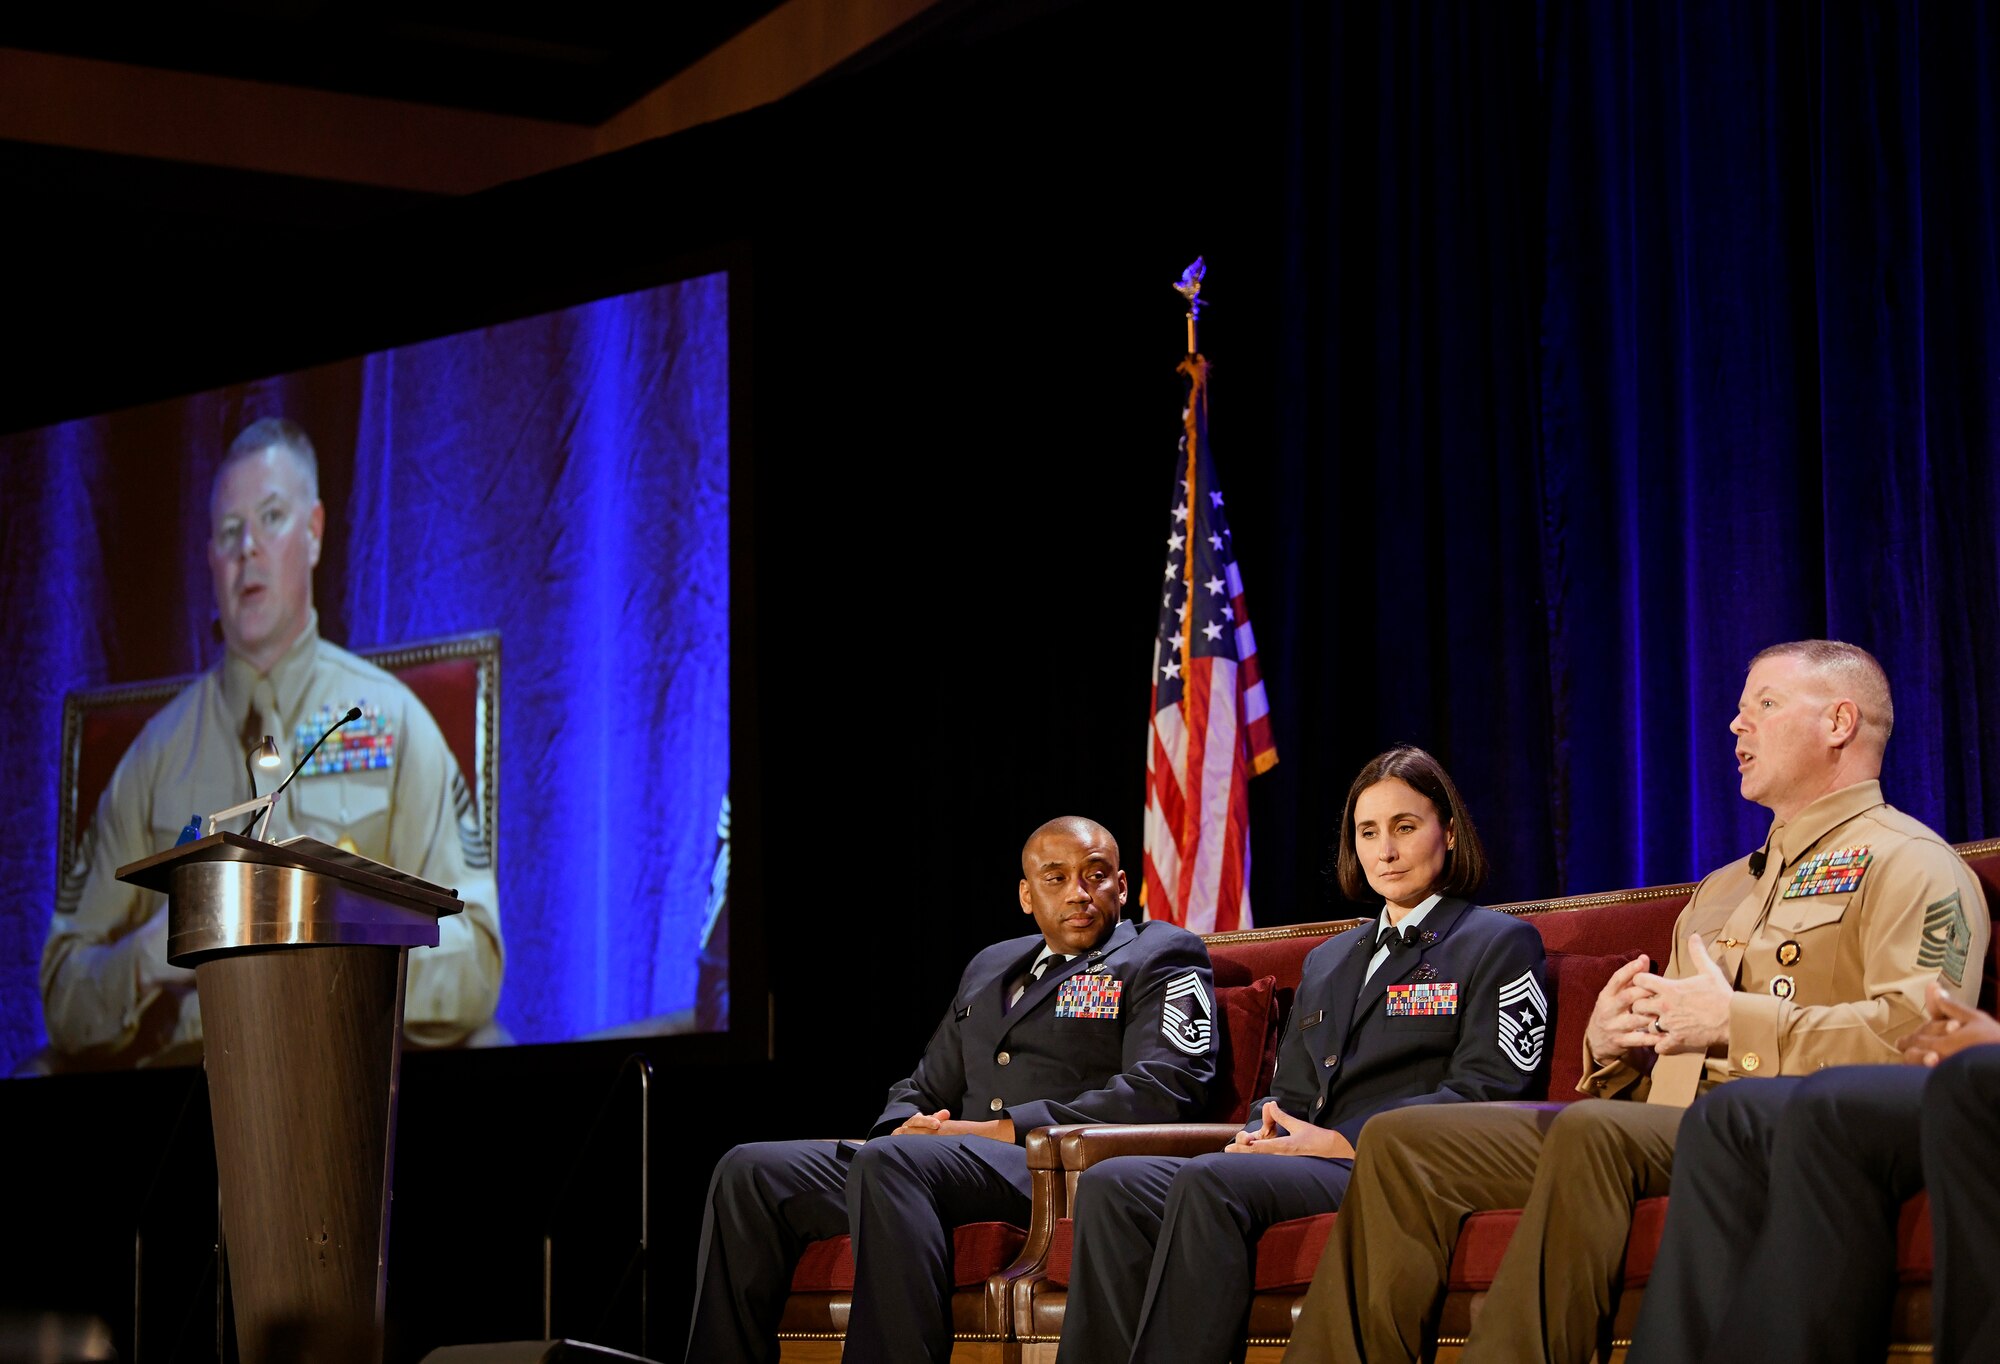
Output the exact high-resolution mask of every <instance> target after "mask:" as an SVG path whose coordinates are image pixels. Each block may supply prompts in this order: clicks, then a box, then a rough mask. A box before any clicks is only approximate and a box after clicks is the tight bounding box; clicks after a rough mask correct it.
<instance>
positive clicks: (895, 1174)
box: [687, 816, 1219, 1364]
mask: <svg viewBox="0 0 2000 1364" xmlns="http://www.w3.org/2000/svg"><path fill="white" fill-rule="evenodd" d="M1125 897H1126V884H1125V873H1124V872H1123V871H1122V870H1120V869H1119V865H1118V844H1117V841H1116V840H1114V839H1113V838H1112V837H1111V835H1110V834H1109V833H1108V832H1107V831H1106V830H1105V829H1104V828H1103V827H1102V826H1101V825H1098V824H1096V823H1094V822H1092V821H1091V820H1088V819H1081V818H1077V817H1073V816H1072V817H1066V818H1062V819H1054V820H1050V821H1049V822H1048V823H1047V824H1044V825H1043V826H1042V827H1041V828H1039V829H1037V830H1035V832H1034V833H1033V834H1032V835H1031V836H1030V837H1029V839H1028V841H1027V844H1026V845H1025V846H1024V847H1023V848H1022V849H1021V896H1020V898H1021V912H1022V913H1024V914H1027V915H1030V916H1032V917H1033V918H1034V920H1035V926H1036V928H1037V929H1039V930H1040V931H1039V932H1037V933H1034V934H1031V935H1029V936H1027V937H1021V938H1011V939H1008V940H1007V941H1005V942H1000V943H995V944H994V945H993V946H991V947H989V948H986V949H985V950H984V951H982V952H980V953H979V955H977V956H975V957H974V958H973V959H972V962H971V964H970V965H969V966H967V967H966V968H965V974H964V975H963V976H962V977H961V978H960V979H959V982H958V989H957V991H956V992H955V993H954V994H953V995H952V998H951V1002H950V1004H949V1005H948V1006H947V1007H946V1009H945V1013H944V1019H943V1021H942V1022H940V1023H939V1024H938V1029H937V1032H936V1033H935V1034H934V1035H933V1036H932V1037H931V1040H930V1045H929V1046H927V1047H926V1048H925V1049H924V1054H923V1057H922V1058H921V1059H920V1060H919V1061H918V1062H917V1068H916V1070H915V1071H914V1072H913V1073H912V1074H911V1075H910V1077H909V1078H908V1079H905V1080H899V1081H897V1082H896V1083H895V1084H894V1085H892V1086H890V1088H889V1101H888V1104H887V1106H886V1107H884V1108H883V1110H882V1115H881V1116H880V1117H879V1118H877V1119H876V1120H875V1125H874V1126H873V1127H872V1128H871V1129H870V1130H869V1133H868V1138H869V1139H868V1140H867V1141H866V1142H865V1143H856V1142H833V1141H786V1142H759V1143H756V1144H753V1145H747V1146H739V1147H737V1148H735V1149H734V1150H732V1151H730V1152H729V1153H728V1154H727V1155H725V1156H724V1157H723V1158H722V1160H721V1162H720V1163H719V1164H718V1165H717V1167H716V1171H715V1178H714V1179H713V1181H712V1182H711V1183H710V1185H709V1193H708V1211H707V1214H706V1216H705V1217H704V1219H703V1222H702V1230H701V1248H700V1252H699V1258H698V1270H697V1275H698V1277H697V1280H696V1285H695V1307H694V1325H693V1329H692V1330H691V1331H690V1332H689V1335H688V1352H687V1358H688V1360H689V1361H690V1364H697V1362H698V1364H712V1362H713V1361H731V1360H774V1359H776V1358H777V1357H778V1343H777V1327H778V1320H779V1317H780V1316H781V1314H782V1312H783V1309H784V1303H785V1297H786V1294H787V1292H788V1290H789V1288H790V1286H791V1279H792V1271H793V1269H794V1267H795V1266H796V1265H797V1263H798V1257H799V1254H800V1251H801V1250H802V1249H803V1247H804V1246H805V1244H806V1243H807V1242H809V1241H815V1240H823V1239H825V1238H827V1237H832V1236H839V1235H842V1234H849V1235H852V1236H853V1238H854V1271H855V1272H854V1305H853V1311H852V1314H851V1316H850V1317H849V1319H848V1327H847V1345H846V1351H845V1354H844V1356H843V1357H844V1358H845V1359H847V1360H848V1361H849V1362H850V1364H857V1362H858V1364H867V1362H868V1361H885V1362H887V1361H893V1362H894V1364H904V1362H905V1361H915V1360H925V1359H929V1360H935V1361H938V1362H939V1364H943V1362H944V1361H946V1360H948V1359H949V1358H950V1357H951V1344H952V1327H951V1291H952V1265H951V1234H952V1228H953V1227H956V1226H960V1225H963V1224H965V1223H969V1222H1013V1223H1015V1224H1017V1225H1020V1226H1026V1225H1027V1222H1028V1190H1029V1181H1028V1162H1027V1153H1026V1150H1025V1147H1024V1143H1025V1142H1026V1140H1027V1134H1028V1132H1029V1131H1030V1130H1032V1129H1033V1128H1036V1127H1044V1126H1047V1125H1049V1124H1051V1123H1075V1122H1174V1121H1179V1120H1184V1119H1187V1118H1192V1117H1194V1116H1196V1115H1197V1114H1199V1113H1200V1112H1201V1111H1202V1108H1203V1105H1204V1103H1205V1101H1206V1098H1207V1089H1208V1085H1209V1082H1210V1081H1211V1080H1212V1079H1213V1078H1214V1076H1215V1052H1216V1048H1217V1045H1218V1042H1219V1039H1218V1038H1217V1036H1216V1029H1215V1027H1214V1024H1213V1006H1212V1004H1211V1003H1210V1001H1212V1000H1213V999H1214V998H1215V987H1214V981H1213V980H1212V978H1211V976H1210V973H1209V963H1208V950H1207V949H1206V948H1205V947H1203V946H1202V942H1201V939H1200V938H1197V937H1196V936H1195V935H1194V934H1192V933H1189V932H1188V931H1187V930H1185V929H1182V928H1178V927H1176V926H1174V925H1173V924H1167V923H1154V922H1149V923H1128V922H1125V921H1124V920H1123V919H1122V918H1121V917H1120V910H1121V909H1122V908H1123V907H1124V904H1125Z"/></svg>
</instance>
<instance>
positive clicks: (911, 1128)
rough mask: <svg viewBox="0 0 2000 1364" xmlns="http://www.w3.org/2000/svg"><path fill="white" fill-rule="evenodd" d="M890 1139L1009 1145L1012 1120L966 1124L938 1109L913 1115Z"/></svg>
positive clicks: (1000, 1119) (948, 1112) (891, 1134)
mask: <svg viewBox="0 0 2000 1364" xmlns="http://www.w3.org/2000/svg"><path fill="white" fill-rule="evenodd" d="M889 1135H890V1136H892V1137H991V1138H992V1139H993V1140H994V1141H1004V1142H1009V1143H1011V1142H1012V1141H1013V1140H1014V1120H1013V1119H1012V1118H989V1119H987V1120H986V1121H985V1122H967V1121H965V1120H964V1119H963V1118H954V1117H952V1116H951V1110H950V1109H949V1108H940V1109H939V1110H938V1111H937V1112H935V1113H913V1114H911V1115H910V1116H909V1117H907V1118H905V1119H904V1120H903V1125H902V1126H901V1127H898V1128H897V1129H896V1130H895V1131H893V1132H891V1133H890V1134H889Z"/></svg>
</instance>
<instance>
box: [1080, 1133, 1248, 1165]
mask: <svg viewBox="0 0 2000 1364" xmlns="http://www.w3.org/2000/svg"><path fill="white" fill-rule="evenodd" d="M1050 1130H1051V1132H1052V1133H1060V1134H1061V1135H1060V1137H1058V1138H1057V1142H1058V1145H1059V1146H1060V1148H1061V1151H1062V1168H1063V1170H1064V1171H1065V1172H1066V1173H1068V1174H1071V1175H1076V1174H1080V1173H1082V1172H1083V1171H1085V1170H1087V1169H1089V1168H1090V1167H1091V1166H1093V1165H1095V1164H1097V1162H1099V1161H1100V1160H1110V1159H1111V1158H1112V1157H1114V1156H1200V1155H1206V1154H1208V1153H1209V1152H1210V1151H1220V1150H1221V1149H1222V1148H1223V1147H1225V1146H1227V1145H1229V1143H1230V1142H1232V1141H1234V1140H1236V1138H1237V1135H1238V1134H1239V1133H1241V1132H1242V1131H1243V1128H1242V1127H1240V1126H1238V1125H1237V1124H1236V1123H1233V1122H1173V1123H1149V1124H1144V1125H1132V1126H1101V1127H1099V1126H1092V1127H1068V1128H1052V1129H1050Z"/></svg>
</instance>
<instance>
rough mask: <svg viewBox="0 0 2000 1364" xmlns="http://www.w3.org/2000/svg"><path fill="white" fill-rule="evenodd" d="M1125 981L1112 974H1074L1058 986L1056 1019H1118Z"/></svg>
mask: <svg viewBox="0 0 2000 1364" xmlns="http://www.w3.org/2000/svg"><path fill="white" fill-rule="evenodd" d="M1124 993H1125V982H1124V981H1122V980H1113V979H1112V978H1111V977H1109V976H1071V977H1070V978H1069V979H1068V980H1065V981H1064V982H1063V983H1062V984H1061V985H1059V986H1057V987H1056V1017H1057V1018H1116V1017H1118V1001H1119V999H1120V997H1122V996H1123V995H1124Z"/></svg>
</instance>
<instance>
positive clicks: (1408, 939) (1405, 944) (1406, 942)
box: [1375, 924, 1417, 957]
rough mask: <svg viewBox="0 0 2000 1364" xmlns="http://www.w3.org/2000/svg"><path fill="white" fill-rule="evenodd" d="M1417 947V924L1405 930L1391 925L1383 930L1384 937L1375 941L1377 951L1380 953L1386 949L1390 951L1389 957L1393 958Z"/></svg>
mask: <svg viewBox="0 0 2000 1364" xmlns="http://www.w3.org/2000/svg"><path fill="white" fill-rule="evenodd" d="M1416 945H1417V926H1416V925H1415V924H1411V925H1410V926H1409V927H1408V928H1404V929H1397V928H1396V927H1395V926H1394V925H1391V926H1390V927H1388V928H1385V929H1383V930H1382V936H1381V937H1379V938H1377V939H1376V940H1375V950H1376V951H1378V952H1379V951H1380V950H1382V949H1383V948H1385V947H1386V948H1388V949H1389V955H1390V956H1392V957H1393V956H1395V955H1396V954H1397V953H1398V952H1407V951H1409V950H1410V949H1411V948H1412V947H1415V946H1416Z"/></svg>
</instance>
